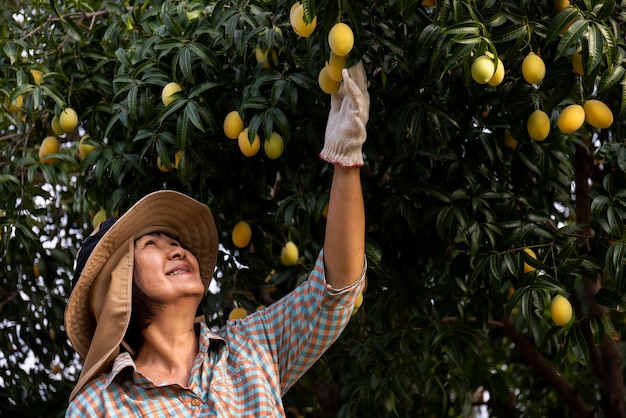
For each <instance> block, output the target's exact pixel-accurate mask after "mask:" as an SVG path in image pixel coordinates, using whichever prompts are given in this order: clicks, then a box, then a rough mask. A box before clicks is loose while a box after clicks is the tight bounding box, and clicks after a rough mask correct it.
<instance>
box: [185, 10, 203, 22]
mask: <svg viewBox="0 0 626 418" xmlns="http://www.w3.org/2000/svg"><path fill="white" fill-rule="evenodd" d="M186 15H187V20H189V21H192V20H196V19H197V18H198V17H199V16H200V10H194V11H191V12H187V13H186Z"/></svg>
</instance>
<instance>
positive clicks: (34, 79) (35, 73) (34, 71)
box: [30, 68, 43, 86]
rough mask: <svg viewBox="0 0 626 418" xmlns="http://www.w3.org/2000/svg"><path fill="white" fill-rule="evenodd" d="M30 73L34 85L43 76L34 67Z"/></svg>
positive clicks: (38, 82)
mask: <svg viewBox="0 0 626 418" xmlns="http://www.w3.org/2000/svg"><path fill="white" fill-rule="evenodd" d="M30 74H31V75H32V76H33V81H34V82H35V85H37V86H38V85H39V84H40V81H41V76H43V72H41V71H39V70H35V69H34V68H33V69H32V70H30Z"/></svg>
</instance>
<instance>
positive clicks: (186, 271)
mask: <svg viewBox="0 0 626 418" xmlns="http://www.w3.org/2000/svg"><path fill="white" fill-rule="evenodd" d="M181 273H189V270H185V269H177V270H174V271H172V272H169V273H167V275H168V276H176V275H177V274H181Z"/></svg>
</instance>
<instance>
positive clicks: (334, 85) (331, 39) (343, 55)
mask: <svg viewBox="0 0 626 418" xmlns="http://www.w3.org/2000/svg"><path fill="white" fill-rule="evenodd" d="M328 45H329V47H330V58H329V60H328V61H327V62H326V64H325V65H324V67H322V69H321V70H320V72H319V75H318V76H317V83H318V84H319V86H320V88H321V89H322V91H323V92H324V93H326V94H333V93H336V92H337V90H339V87H341V81H342V80H343V75H342V70H343V67H344V66H345V64H346V59H347V56H348V54H349V53H350V51H352V48H353V47H354V33H353V32H352V29H350V26H348V25H346V24H345V23H343V22H339V23H336V24H335V25H333V27H332V28H331V29H330V32H328Z"/></svg>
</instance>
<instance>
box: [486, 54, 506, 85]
mask: <svg viewBox="0 0 626 418" xmlns="http://www.w3.org/2000/svg"><path fill="white" fill-rule="evenodd" d="M502 80H504V64H503V63H502V60H501V59H500V58H498V66H497V67H496V71H495V72H494V73H493V76H492V77H491V78H490V79H489V81H487V83H488V84H489V85H490V86H498V85H500V83H502Z"/></svg>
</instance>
